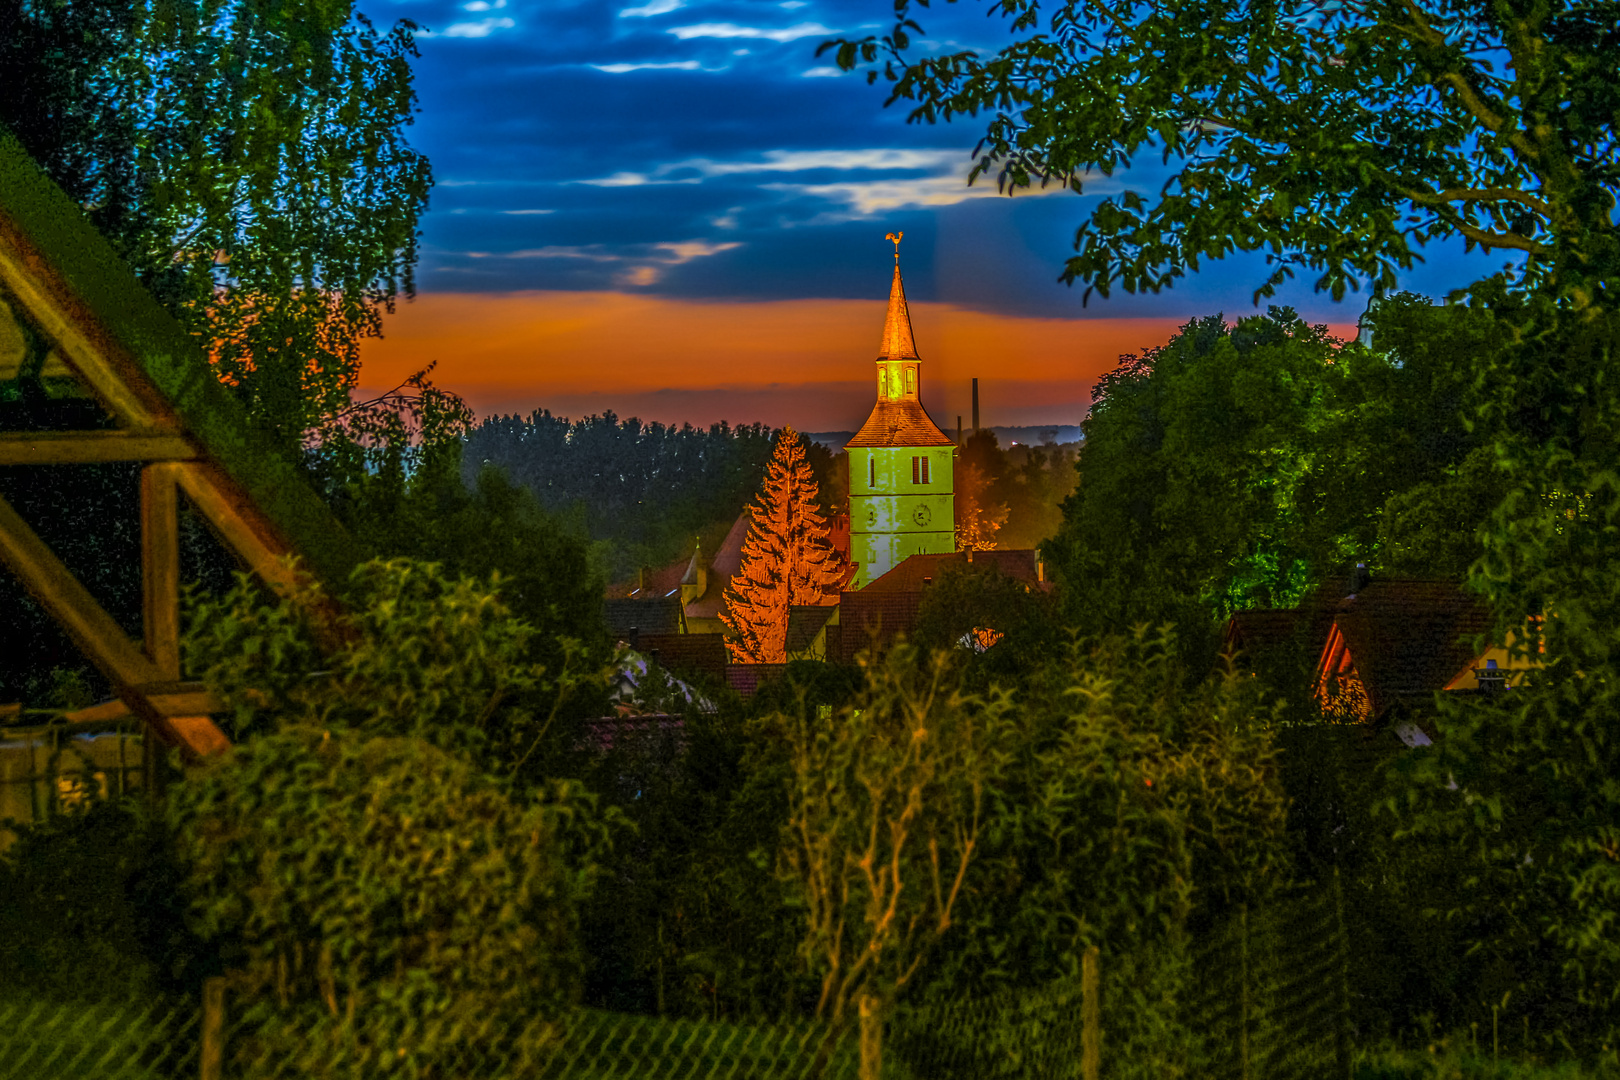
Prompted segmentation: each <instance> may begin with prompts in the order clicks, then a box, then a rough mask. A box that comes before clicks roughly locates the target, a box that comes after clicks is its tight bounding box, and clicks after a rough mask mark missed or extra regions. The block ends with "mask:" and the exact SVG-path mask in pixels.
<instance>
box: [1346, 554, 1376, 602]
mask: <svg viewBox="0 0 1620 1080" xmlns="http://www.w3.org/2000/svg"><path fill="white" fill-rule="evenodd" d="M1371 580H1372V575H1371V574H1370V573H1368V572H1367V564H1366V563H1364V562H1358V563H1356V568H1355V569H1354V570H1352V571H1350V595H1351V596H1355V595H1356V594H1357V593H1359V592H1361V590H1362V589H1365V588H1366V587H1367V583H1368V582H1370V581H1371Z"/></svg>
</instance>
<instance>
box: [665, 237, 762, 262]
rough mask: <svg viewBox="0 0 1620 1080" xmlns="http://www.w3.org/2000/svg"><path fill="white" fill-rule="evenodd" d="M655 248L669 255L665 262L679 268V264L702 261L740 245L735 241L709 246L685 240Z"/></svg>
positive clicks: (740, 245)
mask: <svg viewBox="0 0 1620 1080" xmlns="http://www.w3.org/2000/svg"><path fill="white" fill-rule="evenodd" d="M655 246H656V247H657V248H658V249H659V250H660V251H667V252H669V253H670V258H668V259H666V260H665V261H666V262H668V263H670V264H671V265H675V266H679V265H680V264H681V263H684V262H691V261H692V260H693V259H703V258H707V257H708V256H710V255H718V254H720V253H721V252H722V251H730V250H731V249H732V248H740V247H742V244H741V242H739V241H736V240H733V241H730V242H728V243H723V244H711V243H709V242H708V241H706V240H687V241H686V242H684V243H680V244H657V245H655Z"/></svg>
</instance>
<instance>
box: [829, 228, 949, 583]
mask: <svg viewBox="0 0 1620 1080" xmlns="http://www.w3.org/2000/svg"><path fill="white" fill-rule="evenodd" d="M903 235H904V234H903V233H890V234H889V235H888V236H887V237H885V239H887V240H892V241H894V283H893V284H892V285H891V286H890V287H889V313H888V315H887V316H886V317H885V318H884V320H883V341H882V343H881V345H880V346H879V348H878V358H877V404H876V405H874V406H873V407H872V415H871V416H869V417H867V418H866V423H865V425H863V426H862V427H861V430H860V431H859V432H858V433H857V434H856V435H855V437H854V438H853V439H851V440H850V441H849V443H848V444H847V445H846V446H845V449H846V450H848V451H849V533H850V536H849V557H850V559H851V561H853V562H855V563H858V564H859V569H858V570H857V572H856V574H855V579H854V580H853V581H852V582H850V588H851V589H864V588H865V587H866V586H867V585H869V584H871V583H872V581H873V580H875V579H877V578H880V577H882V576H883V575H884V574H886V573H888V572H889V571H890V570H892V569H894V568H895V567H896V566H898V565H899V564H900V563H901V562H902V561H904V560H905V559H907V558H909V557H910V556H912V555H923V554H934V553H946V552H951V551H955V550H956V498H955V487H954V482H955V472H956V470H955V464H956V444H955V443H953V442H952V441H951V440H950V439H949V438H947V437H946V435H945V433H944V432H942V431H940V430H939V428H938V427H937V426H935V424H934V422H933V421H932V420H930V419H929V418H928V413H927V412H925V411H924V410H923V407H922V401H921V399H920V398H919V397H918V394H919V392H920V391H921V389H922V371H921V368H922V361H921V360H920V359H918V357H917V344H916V341H915V340H914V339H913V338H912V335H911V313H910V312H909V311H907V310H906V290H905V287H904V286H902V285H901V283H900V237H901V236H903Z"/></svg>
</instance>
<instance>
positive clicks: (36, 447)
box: [0, 428, 197, 465]
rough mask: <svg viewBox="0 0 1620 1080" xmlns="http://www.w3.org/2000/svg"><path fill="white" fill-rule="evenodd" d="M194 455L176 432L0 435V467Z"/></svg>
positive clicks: (82, 432)
mask: <svg viewBox="0 0 1620 1080" xmlns="http://www.w3.org/2000/svg"><path fill="white" fill-rule="evenodd" d="M196 456H197V448H196V447H194V446H192V445H191V443H190V442H188V441H187V440H186V438H185V436H183V435H180V434H178V433H177V432H167V431H142V430H137V429H129V428H119V429H115V430H112V431H7V432H0V465H87V464H92V463H95V462H100V461H179V460H184V459H187V458H194V457H196Z"/></svg>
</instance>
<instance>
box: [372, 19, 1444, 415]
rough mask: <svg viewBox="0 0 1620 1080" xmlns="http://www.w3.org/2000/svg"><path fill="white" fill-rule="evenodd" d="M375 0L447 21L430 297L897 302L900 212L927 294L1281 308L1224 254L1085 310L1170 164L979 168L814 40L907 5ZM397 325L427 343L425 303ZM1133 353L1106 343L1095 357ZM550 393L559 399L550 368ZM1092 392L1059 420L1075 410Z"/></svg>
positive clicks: (1055, 305)
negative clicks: (1082, 273)
mask: <svg viewBox="0 0 1620 1080" xmlns="http://www.w3.org/2000/svg"><path fill="white" fill-rule="evenodd" d="M378 5H381V6H378ZM365 10H367V11H368V14H371V15H372V16H373V17H374V18H375V19H377V20H378V21H382V20H385V19H388V18H410V19H412V20H414V21H415V22H417V23H418V24H420V25H421V26H422V27H424V31H423V33H422V35H421V38H420V41H419V46H420V49H421V53H422V56H421V59H420V60H419V61H418V63H417V67H416V71H417V87H418V93H419V96H420V103H421V114H420V116H419V118H418V121H417V124H416V127H415V129H414V131H413V132H412V135H411V139H412V142H413V143H414V144H415V145H416V146H417V147H418V148H419V149H420V150H422V151H423V152H425V153H426V154H427V155H428V157H429V159H430V160H431V161H432V163H433V167H434V173H435V177H436V180H437V184H436V186H435V188H434V191H433V196H432V204H431V208H430V210H429V212H428V214H427V216H426V218H425V220H424V223H423V230H424V247H423V255H422V259H421V262H420V265H419V267H418V281H419V290H420V292H421V294H422V296H423V297H424V298H429V297H434V296H443V297H448V296H461V295H466V294H488V295H516V294H530V293H545V294H555V293H562V294H567V293H593V294H601V293H609V294H619V295H623V296H641V297H651V298H657V299H659V300H662V301H666V302H670V303H705V304H715V303H730V302H745V303H769V302H786V301H793V302H799V301H807V300H832V299H839V300H874V301H881V299H882V296H883V295H884V294H885V293H886V291H887V278H888V273H889V265H890V260H889V255H888V252H889V246H888V244H887V243H886V242H885V241H884V240H883V236H884V234H885V233H886V232H889V231H895V230H900V231H904V233H905V235H906V239H905V242H904V245H903V249H902V256H903V265H904V268H905V275H906V286H907V292H908V295H909V297H910V299H911V300H912V302H913V304H915V305H920V306H921V308H922V310H924V311H926V310H927V309H928V308H927V306H928V305H929V304H935V305H941V306H943V307H948V308H953V309H960V310H965V311H973V312H980V313H985V314H990V315H995V316H1002V317H1008V318H1023V319H1039V320H1118V319H1154V320H1159V321H1162V322H1164V323H1165V325H1167V326H1168V325H1173V324H1174V323H1179V322H1183V321H1185V320H1186V319H1188V318H1192V317H1195V316H1199V315H1204V314H1209V313H1211V312H1214V311H1224V312H1226V313H1227V315H1228V317H1237V316H1239V315H1241V314H1246V313H1249V312H1252V311H1254V310H1255V309H1254V307H1253V303H1252V293H1253V290H1254V288H1255V286H1256V285H1257V284H1259V282H1260V281H1261V280H1262V279H1263V277H1264V265H1263V260H1262V259H1260V258H1259V257H1258V256H1256V257H1252V258H1235V259H1228V260H1225V261H1224V262H1220V263H1215V264H1212V265H1211V267H1210V268H1208V269H1206V270H1204V271H1203V272H1201V273H1200V274H1198V275H1197V276H1195V277H1192V278H1190V279H1187V280H1185V281H1184V282H1183V283H1181V284H1180V285H1178V286H1177V287H1176V288H1174V289H1172V290H1169V291H1167V292H1165V293H1162V294H1159V295H1150V296H1128V295H1125V294H1116V295H1115V296H1113V297H1111V298H1109V299H1107V300H1099V299H1097V298H1095V297H1094V298H1093V299H1092V301H1091V303H1090V305H1089V307H1082V304H1081V295H1082V292H1083V290H1082V289H1081V288H1080V287H1072V288H1071V287H1069V286H1065V285H1063V284H1061V283H1059V282H1058V281H1057V277H1058V274H1059V272H1060V270H1061V268H1062V263H1063V260H1064V258H1065V257H1066V256H1067V255H1068V254H1070V253H1071V251H1072V240H1073V235H1074V230H1075V228H1076V227H1077V226H1078V225H1080V224H1081V222H1082V221H1083V220H1084V218H1085V216H1086V213H1087V212H1088V209H1089V208H1090V207H1091V206H1092V205H1094V203H1095V201H1096V200H1097V199H1099V198H1101V197H1102V196H1103V195H1104V194H1106V193H1111V192H1114V191H1118V190H1120V189H1121V188H1122V187H1125V186H1129V185H1133V184H1134V185H1135V186H1137V187H1138V189H1140V190H1155V189H1156V188H1157V185H1158V183H1159V182H1160V181H1161V179H1162V174H1161V173H1159V172H1158V171H1157V169H1155V168H1154V166H1157V162H1156V161H1154V162H1149V163H1147V164H1145V165H1144V166H1142V167H1139V168H1137V169H1134V170H1130V171H1127V172H1125V173H1122V174H1116V176H1115V177H1113V178H1109V179H1102V180H1101V181H1100V182H1099V183H1098V184H1097V185H1096V186H1095V187H1092V186H1091V185H1088V187H1087V190H1086V192H1085V194H1083V195H1076V194H1075V193H1073V192H1070V191H1062V190H1057V189H1053V190H1051V191H1048V192H1045V193H1026V194H1020V195H1017V196H1015V197H1013V198H1007V197H1005V196H1001V195H998V194H996V193H995V190H994V185H993V184H986V183H984V182H982V181H981V182H980V184H978V185H975V186H974V187H973V188H972V189H970V188H968V187H967V185H966V183H965V177H966V175H967V171H968V169H969V167H970V164H971V159H970V151H971V150H972V147H973V145H974V143H975V141H976V140H977V137H978V135H979V133H980V132H979V129H978V128H976V127H975V126H973V125H972V124H970V123H957V124H941V125H935V126H929V125H917V124H907V123H906V118H905V114H904V111H903V107H902V106H896V107H892V108H888V109H885V108H883V107H882V106H883V101H884V98H885V96H886V90H885V88H884V85H883V84H882V83H881V82H880V83H879V84H878V85H877V86H869V85H867V84H866V82H865V80H864V78H862V77H860V76H858V75H850V74H840V73H838V72H836V70H834V69H833V68H832V66H831V61H830V58H822V59H817V58H816V57H815V55H814V54H815V49H816V46H817V44H819V43H820V42H821V41H823V40H825V39H827V38H829V37H833V36H838V35H852V36H854V35H864V34H868V33H878V34H881V33H882V32H883V31H884V30H885V29H886V28H887V20H888V16H889V12H890V7H889V5H888V4H886V3H883V2H882V0H770V2H742V0H621V2H617V3H614V2H599V0H591V2H570V0H543V2H542V0H460V2H459V3H450V2H446V0H372V5H371V6H370V7H369V8H366V9H365ZM986 10H987V9H986V6H985V5H983V4H980V3H967V4H962V5H943V6H942V7H941V8H939V9H936V11H934V12H933V13H928V12H924V13H923V14H922V17H921V21H922V23H923V26H924V29H925V30H926V31H928V41H929V43H930V45H929V46H928V47H934V48H959V47H964V46H969V47H978V48H985V49H993V48H994V47H996V46H997V45H999V44H1001V43H1003V42H1005V40H1007V39H1006V30H1005V23H1004V20H1002V19H1000V18H987V17H986ZM1456 261H1457V260H1456V259H1446V260H1444V261H1443V264H1442V265H1431V266H1430V267H1427V268H1424V269H1421V270H1419V271H1417V272H1416V273H1414V274H1413V275H1411V278H1410V281H1409V282H1408V284H1409V285H1410V286H1411V287H1414V288H1417V289H1419V290H1420V291H1425V292H1429V293H1431V294H1438V293H1440V292H1442V291H1443V290H1444V289H1445V288H1447V287H1449V286H1451V285H1452V284H1454V283H1456V282H1457V281H1459V280H1462V279H1463V276H1464V275H1463V272H1462V269H1461V268H1460V267H1458V266H1456V265H1455V264H1456ZM1468 276H1470V277H1471V276H1475V275H1474V274H1469V275H1468ZM1267 302H1270V303H1277V302H1283V303H1291V304H1293V305H1294V306H1295V307H1296V308H1298V309H1299V310H1300V311H1301V312H1302V313H1303V314H1305V315H1306V316H1307V317H1309V318H1312V319H1313V320H1317V321H1323V322H1329V323H1332V324H1334V325H1340V326H1342V325H1346V324H1350V323H1353V322H1354V320H1355V317H1356V316H1357V315H1358V314H1359V313H1360V311H1361V309H1362V307H1363V306H1364V304H1365V298H1364V297H1362V296H1354V295H1352V296H1351V297H1348V298H1347V299H1346V300H1345V301H1344V302H1343V303H1342V304H1337V305H1336V304H1334V303H1332V302H1331V301H1330V300H1329V298H1328V297H1326V296H1325V295H1320V294H1314V293H1313V292H1312V291H1311V289H1310V286H1309V283H1305V284H1297V283H1296V284H1295V285H1293V286H1291V287H1289V288H1288V289H1286V290H1285V291H1284V292H1283V293H1282V294H1281V296H1280V297H1279V298H1278V299H1277V300H1273V301H1267ZM705 310H708V309H705ZM919 318H921V316H920V315H919ZM876 330H877V328H876V327H873V330H872V336H873V337H874V339H875V336H876ZM389 332H390V334H391V335H392V336H393V337H395V338H396V339H397V338H398V337H399V335H400V334H405V335H406V336H407V337H408V336H409V333H410V320H409V319H404V320H401V321H400V322H399V323H398V325H397V326H396V327H393V328H391V329H390V331H389ZM919 335H920V336H921V338H922V339H923V342H924V344H923V349H924V356H925V360H926V359H927V349H928V345H927V333H926V332H925V330H924V328H923V327H919ZM1163 336H1164V335H1163V334H1159V335H1158V340H1161V341H1162V339H1163ZM1155 343H1157V342H1156V341H1152V340H1144V341H1143V342H1142V347H1146V346H1149V345H1152V344H1155ZM400 344H401V346H402V347H403V346H404V345H406V344H408V342H405V343H400ZM863 351H864V350H863ZM851 359H852V360H853V359H854V358H851ZM862 359H869V358H866V357H863V358H862ZM1111 360H1112V357H1111V356H1110V357H1091V358H1088V359H1087V360H1086V362H1085V364H1084V365H1083V366H1085V367H1086V370H1087V374H1086V377H1087V378H1089V377H1092V376H1094V374H1095V372H1094V371H1092V369H1098V370H1103V369H1106V366H1108V363H1109V362H1111ZM832 362H835V359H834V358H831V357H829V363H832ZM451 374H452V376H453V375H454V373H453V372H452V373H451ZM464 374H466V375H468V377H472V376H473V375H474V373H472V372H470V371H466V372H464ZM861 375H862V378H861V380H860V381H861V382H862V383H863V384H864V382H865V379H864V371H862V372H861ZM672 378H674V375H673V374H672ZM447 381H450V382H451V383H452V384H454V377H452V378H450V379H448V380H447ZM576 389H577V387H576ZM536 390H537V393H536V402H537V403H540V402H541V401H542V399H544V398H545V397H546V393H545V390H546V387H545V386H544V385H543V379H542V380H541V382H540V383H537V387H536ZM611 391H612V387H611V386H607V387H605V389H604V393H609V394H610V393H611ZM474 396H475V397H476V394H475V395H474ZM519 396H521V395H519ZM502 400H503V401H504V402H509V403H510V404H511V405H512V406H513V407H514V408H515V407H517V400H516V398H513V397H511V395H510V394H509V395H508V396H507V398H503V399H502ZM604 400H606V399H605V398H604ZM1071 406H1072V402H1068V403H1066V404H1065V406H1064V410H1065V411H1064V412H1063V415H1061V416H1053V417H1051V418H1050V420H1051V421H1054V422H1055V421H1058V420H1062V421H1064V422H1072V419H1073V409H1072V407H1071ZM582 407H583V406H582ZM621 411H624V410H621ZM736 419H747V418H746V417H736ZM1031 422H1047V420H1046V419H1041V418H1037V419H1033V420H1031Z"/></svg>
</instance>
